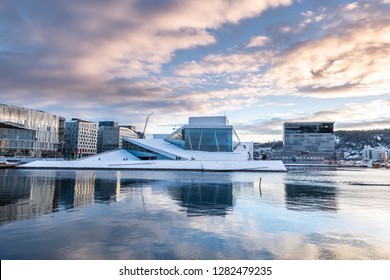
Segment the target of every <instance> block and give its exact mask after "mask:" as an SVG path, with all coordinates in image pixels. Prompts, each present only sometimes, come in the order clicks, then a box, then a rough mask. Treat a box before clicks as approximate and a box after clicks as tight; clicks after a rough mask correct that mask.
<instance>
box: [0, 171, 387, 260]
mask: <svg viewBox="0 0 390 280" xmlns="http://www.w3.org/2000/svg"><path fill="white" fill-rule="evenodd" d="M200 174H201V176H200ZM389 189H390V180H389V176H388V172H387V171H386V170H380V169H367V168H366V169H359V168H355V169H344V170H343V169H340V170H318V169H317V170H310V169H309V170H304V169H301V170H296V171H289V172H278V173H269V172H266V173H262V172H260V173H259V172H202V173H199V172H193V171H126V170H121V171H115V170H41V169H33V170H32V169H19V168H12V169H4V170H1V171H0V248H1V251H0V258H1V259H2V260H7V259H17V260H22V259H45V260H66V259H73V260H82V259H92V260H98V259H105V260H109V259H122V260H125V259H126V260H129V259H138V260H161V259H165V260H173V259H175V260H181V259H186V260H194V259H197V260H199V259H218V260H224V259H242V260H245V259H252V260H253V259H260V260H261V259H262V260H287V259H295V260H352V259H353V260H357V259H359V260H362V259H363V260H364V259H367V260H368V259H369V260H375V259H390V254H389V252H390V238H389V236H390V225H389V223H387V222H385V221H387V220H389V218H390V216H389V215H390V214H389V213H390V211H389V210H390V203H389V202H390V192H389Z"/></svg>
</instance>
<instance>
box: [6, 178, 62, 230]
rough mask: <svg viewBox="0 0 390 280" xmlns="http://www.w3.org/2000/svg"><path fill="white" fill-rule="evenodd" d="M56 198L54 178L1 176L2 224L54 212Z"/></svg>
mask: <svg viewBox="0 0 390 280" xmlns="http://www.w3.org/2000/svg"><path fill="white" fill-rule="evenodd" d="M54 196H55V179H54V178H52V177H42V176H32V177H30V176H29V177H25V176H20V174H19V176H18V175H14V174H6V176H0V224H3V223H6V222H9V221H17V220H24V219H31V218H34V217H37V216H39V215H42V214H45V213H50V212H52V211H53V199H54Z"/></svg>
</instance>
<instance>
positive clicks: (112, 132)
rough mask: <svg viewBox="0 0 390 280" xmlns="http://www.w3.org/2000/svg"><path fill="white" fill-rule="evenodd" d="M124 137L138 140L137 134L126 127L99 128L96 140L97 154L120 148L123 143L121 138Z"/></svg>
mask: <svg viewBox="0 0 390 280" xmlns="http://www.w3.org/2000/svg"><path fill="white" fill-rule="evenodd" d="M100 123H101V122H100ZM100 123H99V124H100ZM106 124H108V123H106ZM112 124H114V123H112ZM125 137H126V138H132V139H136V138H138V135H137V133H135V132H134V131H132V130H130V129H128V128H127V127H121V126H117V125H116V126H101V127H99V130H98V140H97V152H98V153H102V152H107V151H110V150H113V149H117V148H121V147H122V143H123V138H125Z"/></svg>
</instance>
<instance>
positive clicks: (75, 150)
mask: <svg viewBox="0 0 390 280" xmlns="http://www.w3.org/2000/svg"><path fill="white" fill-rule="evenodd" d="M97 131H98V124H97V123H94V122H90V121H85V120H80V119H72V120H71V121H69V122H66V123H65V151H64V154H65V157H66V158H81V157H86V156H90V155H95V154H96V153H97Z"/></svg>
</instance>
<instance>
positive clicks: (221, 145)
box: [123, 116, 253, 160]
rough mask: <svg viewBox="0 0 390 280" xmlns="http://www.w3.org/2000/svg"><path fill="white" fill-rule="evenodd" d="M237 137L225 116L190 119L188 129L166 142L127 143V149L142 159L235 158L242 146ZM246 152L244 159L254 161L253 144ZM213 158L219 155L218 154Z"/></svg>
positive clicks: (168, 138) (186, 127)
mask: <svg viewBox="0 0 390 280" xmlns="http://www.w3.org/2000/svg"><path fill="white" fill-rule="evenodd" d="M233 135H234V130H233V126H231V125H229V124H228V120H227V118H226V117H225V116H218V117H190V118H189V122H188V125H184V126H182V127H180V128H179V129H177V130H176V131H174V132H173V133H171V134H170V135H168V136H166V137H165V138H163V137H157V138H156V139H150V140H147V139H137V140H131V139H125V143H124V144H123V147H124V148H125V149H126V150H128V151H129V152H130V153H132V154H133V155H135V156H136V157H138V158H140V159H190V160H191V159H198V158H199V157H202V156H203V154H204V152H219V153H221V154H219V155H222V154H224V156H233V155H236V154H235V153H233V151H234V150H235V149H236V148H237V146H238V145H239V144H240V143H238V142H237V143H236V145H234V143H233ZM241 148H242V147H241ZM245 149H247V153H246V154H245V155H244V158H245V159H246V160H247V159H252V158H253V143H246V145H245ZM168 150H169V151H170V152H168ZM173 150H176V151H175V152H174V151H173ZM199 152H200V153H199ZM201 152H203V153H201ZM209 156H210V155H209ZM213 156H218V154H217V153H215V154H213ZM241 157H242V155H241Z"/></svg>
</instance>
